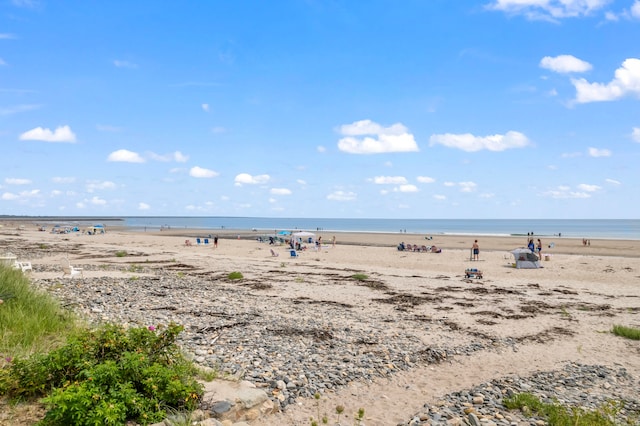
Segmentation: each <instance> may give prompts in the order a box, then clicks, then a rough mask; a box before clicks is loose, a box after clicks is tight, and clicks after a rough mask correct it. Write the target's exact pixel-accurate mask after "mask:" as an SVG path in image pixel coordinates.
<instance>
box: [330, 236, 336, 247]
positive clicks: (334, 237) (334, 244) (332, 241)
mask: <svg viewBox="0 0 640 426" xmlns="http://www.w3.org/2000/svg"><path fill="white" fill-rule="evenodd" d="M331 245H333V247H335V246H336V236H335V235H334V236H333V238H331Z"/></svg>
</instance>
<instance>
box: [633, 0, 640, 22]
mask: <svg viewBox="0 0 640 426" xmlns="http://www.w3.org/2000/svg"><path fill="white" fill-rule="evenodd" d="M631 16H633V17H634V18H638V19H640V0H636V1H634V2H633V5H632V6H631Z"/></svg>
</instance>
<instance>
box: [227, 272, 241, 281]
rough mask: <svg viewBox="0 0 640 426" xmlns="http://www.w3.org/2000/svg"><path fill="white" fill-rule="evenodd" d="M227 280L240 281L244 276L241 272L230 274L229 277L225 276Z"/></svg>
mask: <svg viewBox="0 0 640 426" xmlns="http://www.w3.org/2000/svg"><path fill="white" fill-rule="evenodd" d="M227 278H229V279H230V280H241V279H243V278H244V276H243V275H242V272H231V273H230V274H229V275H227Z"/></svg>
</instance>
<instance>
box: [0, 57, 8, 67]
mask: <svg viewBox="0 0 640 426" xmlns="http://www.w3.org/2000/svg"><path fill="white" fill-rule="evenodd" d="M5 65H7V63H6V62H5V61H4V59H2V58H0V67H3V66H5Z"/></svg>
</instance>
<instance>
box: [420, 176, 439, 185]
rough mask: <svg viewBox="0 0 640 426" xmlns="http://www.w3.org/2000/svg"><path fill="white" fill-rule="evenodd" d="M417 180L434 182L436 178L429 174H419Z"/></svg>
mask: <svg viewBox="0 0 640 426" xmlns="http://www.w3.org/2000/svg"><path fill="white" fill-rule="evenodd" d="M417 181H418V182H420V183H434V182H435V181H436V180H435V179H434V178H432V177H429V176H418V177H417Z"/></svg>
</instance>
